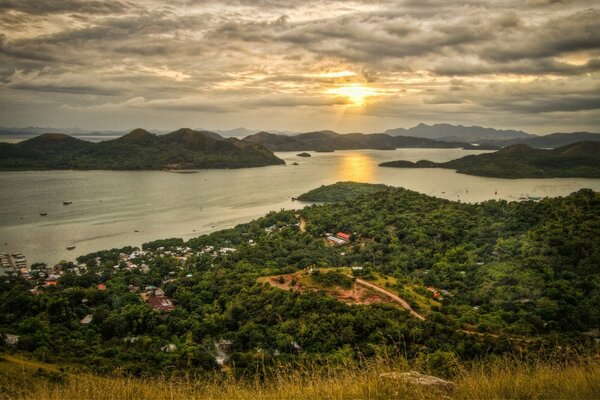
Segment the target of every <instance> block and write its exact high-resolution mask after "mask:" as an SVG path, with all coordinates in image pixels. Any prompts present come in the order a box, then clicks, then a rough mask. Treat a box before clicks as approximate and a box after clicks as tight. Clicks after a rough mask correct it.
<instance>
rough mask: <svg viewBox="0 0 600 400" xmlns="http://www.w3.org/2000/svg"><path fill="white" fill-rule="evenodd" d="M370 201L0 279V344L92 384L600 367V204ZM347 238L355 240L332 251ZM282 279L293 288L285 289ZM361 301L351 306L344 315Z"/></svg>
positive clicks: (400, 195)
mask: <svg viewBox="0 0 600 400" xmlns="http://www.w3.org/2000/svg"><path fill="white" fill-rule="evenodd" d="M342 186H343V185H342ZM342 186H341V185H340V184H338V185H337V186H336V187H337V188H339V187H342ZM360 187H365V186H360ZM374 188H375V190H374V191H373V192H365V193H363V194H359V195H357V196H354V197H352V198H350V199H349V200H347V201H342V202H332V203H326V204H322V205H311V206H308V207H305V208H303V209H301V210H288V211H285V210H283V211H280V212H272V213H269V214H267V215H266V216H264V217H262V218H259V219H257V220H255V221H252V222H249V223H246V224H242V225H239V226H237V227H235V228H233V229H227V230H223V231H219V232H214V233H211V234H208V235H202V236H199V237H197V238H193V239H190V240H189V241H187V242H184V241H183V240H181V239H166V240H159V241H156V242H152V243H146V244H144V245H143V246H142V249H141V251H136V250H135V249H134V248H132V247H124V248H121V249H112V250H106V251H99V252H96V253H92V254H88V255H85V256H81V257H79V258H78V260H77V261H78V264H74V263H67V262H64V263H62V264H60V265H58V266H48V267H46V266H43V265H39V264H37V265H36V266H35V268H34V270H32V271H31V273H30V274H28V276H27V277H26V278H25V277H23V278H21V277H5V278H3V279H2V280H0V334H2V335H12V336H10V337H11V338H12V339H11V340H12V344H8V343H7V344H4V343H2V341H0V351H2V350H5V351H8V352H23V353H25V354H28V355H31V356H33V357H35V358H37V359H39V360H46V361H51V362H52V361H58V362H60V363H63V364H67V365H74V366H77V367H79V368H81V369H85V370H88V371H90V372H94V373H99V374H109V373H118V374H128V375H133V376H149V375H159V376H160V375H163V376H164V375H165V374H166V375H170V374H173V375H175V374H179V373H181V374H191V375H189V376H193V374H195V375H198V376H206V375H207V374H210V373H215V374H216V375H219V374H231V375H234V376H235V377H237V378H243V377H250V378H252V377H258V376H261V377H264V376H265V375H263V374H264V373H267V372H269V371H294V370H297V369H300V368H302V366H322V367H324V368H329V369H330V370H339V368H346V367H347V366H351V365H357V364H360V362H362V361H365V362H376V361H378V360H382V359H385V357H387V356H390V357H391V356H394V357H395V359H396V358H405V359H406V362H407V363H410V365H414V366H415V368H417V367H418V368H419V369H420V370H422V371H423V372H427V373H431V374H434V375H437V376H442V377H444V376H446V377H456V376H459V375H460V372H461V371H462V367H461V364H459V360H460V363H462V364H463V365H465V367H466V366H468V365H469V364H470V363H473V362H477V361H481V362H484V363H485V362H490V363H491V362H492V360H498V359H502V358H504V357H507V358H514V359H515V360H527V362H528V363H535V362H537V361H542V360H552V362H556V363H560V362H568V361H571V360H573V357H575V356H577V355H586V354H591V355H597V354H598V344H597V343H596V341H595V338H597V337H598V331H597V330H598V328H599V327H600V308H599V307H598V304H600V281H599V279H598V277H599V274H600V273H599V271H598V254H600V242H599V241H598V240H594V238H597V237H598V236H599V235H600V222H599V221H600V219H599V216H600V194H598V193H596V192H593V191H591V190H588V189H582V190H580V191H578V192H576V193H573V194H571V195H569V196H566V197H562V198H552V199H542V200H540V201H539V202H532V201H525V202H511V203H508V202H505V201H488V202H484V203H480V204H461V203H457V202H451V201H448V200H443V199H438V198H434V197H430V196H426V195H423V194H419V193H416V192H412V191H409V190H405V189H401V188H393V187H383V188H380V187H377V186H375V187H374ZM340 231H341V232H351V233H352V240H351V241H348V242H346V243H344V244H343V245H336V244H335V243H331V242H330V241H328V240H327V239H326V237H325V233H326V232H333V233H335V232H340ZM138 250H139V249H138ZM325 269H327V270H328V271H334V270H338V271H347V272H348V273H349V274H350V273H351V274H352V275H353V277H354V278H356V282H357V283H358V281H359V279H360V280H362V281H364V282H366V283H369V282H370V283H372V284H374V285H376V286H379V287H380V288H382V289H385V290H386V291H388V292H391V293H395V294H397V295H398V296H399V297H401V298H402V299H404V301H406V302H407V304H409V305H410V307H412V308H413V309H414V310H416V311H417V312H419V313H423V315H424V316H425V317H424V319H421V318H415V317H414V315H411V314H409V311H407V308H406V307H399V306H397V305H394V304H389V302H388V301H383V302H377V301H375V300H374V299H369V293H364V291H363V294H364V295H361V294H360V293H355V292H353V291H354V289H355V288H356V286H354V287H352V286H350V287H348V285H346V284H345V282H348V280H347V279H346V278H345V277H344V276H341V275H340V274H329V273H328V274H326V275H323V274H321V275H320V276H319V277H315V271H317V270H320V271H323V270H325ZM58 271H60V272H58ZM311 271H312V272H311ZM350 271H351V272H350ZM59 273H60V277H58V278H56V279H54V278H53V279H49V278H48V275H49V274H59ZM294 275H304V276H308V275H310V277H311V278H310V281H312V282H316V283H318V285H319V286H320V287H330V288H332V287H333V286H340V287H341V288H342V289H344V290H348V291H349V292H344V291H342V290H341V289H340V291H339V296H338V297H332V296H331V293H329V294H328V293H323V291H322V290H316V291H313V290H304V291H303V290H292V291H290V290H289V289H290V287H291V286H293V287H294V288H296V287H298V286H299V285H305V286H306V287H308V286H307V281H303V280H302V279H299V280H297V281H296V282H295V284H292V282H291V278H292V276H294ZM283 276H287V277H290V279H289V284H288V280H286V278H284V279H283V283H286V284H287V286H285V285H284V287H274V285H275V286H277V285H281V284H282V282H281V281H279V280H276V281H272V279H273V278H275V277H283ZM261 278H262V279H261ZM264 278H267V279H271V282H270V283H265V282H264V280H265V279H264ZM340 278H341V280H340ZM317 281H318V282H317ZM50 282H52V283H50ZM308 283H310V282H308ZM361 286H362V288H363V289H365V290H366V288H367V287H368V285H366V284H365V283H362V284H361ZM282 288H283V289H284V290H282ZM159 289H160V291H159ZM298 289H300V288H299V287H298ZM336 291H338V290H337V289H336ZM380 293H381V292H380ZM375 294H376V293H375ZM351 297H352V298H355V299H356V298H357V299H358V301H349V302H348V303H346V302H345V301H344V299H347V300H349V299H350V298H351ZM152 298H154V299H155V300H154V301H151V299H152ZM388 298H391V297H390V296H388ZM165 304H166V306H167V308H166V309H165V308H164V307H165V306H164V305H165ZM397 304H399V303H397ZM15 337H18V342H15V340H14V338H15ZM530 365H534V364H530ZM184 376H185V375H184ZM1 386H2V385H1V382H0V387H1Z"/></svg>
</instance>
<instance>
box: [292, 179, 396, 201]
mask: <svg viewBox="0 0 600 400" xmlns="http://www.w3.org/2000/svg"><path fill="white" fill-rule="evenodd" d="M386 188H388V186H386V185H373V184H369V183H358V182H338V183H335V184H333V185H327V186H321V187H319V188H317V189H313V190H311V191H309V192H306V193H304V194H302V195H300V196H299V197H298V200H300V201H310V202H317V203H325V202H340V201H348V200H352V199H355V198H357V197H358V196H361V195H369V194H374V193H376V192H379V191H381V190H385V189H386Z"/></svg>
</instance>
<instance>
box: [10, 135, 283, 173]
mask: <svg viewBox="0 0 600 400" xmlns="http://www.w3.org/2000/svg"><path fill="white" fill-rule="evenodd" d="M277 164H284V161H283V160H280V159H279V158H277V157H276V156H275V155H273V153H271V152H270V151H269V150H267V149H265V148H264V147H263V146H261V145H258V144H249V143H247V142H243V141H240V140H237V139H224V138H222V137H220V136H219V135H217V134H215V133H212V132H197V131H193V130H191V129H180V130H178V131H175V132H172V133H169V134H166V135H159V136H157V135H153V134H151V133H149V132H146V131H145V130H143V129H136V130H134V131H132V132H131V133H129V134H127V135H125V136H123V137H120V138H118V139H114V140H107V141H104V142H99V143H92V142H87V141H84V140H79V139H75V138H73V137H71V136H68V135H64V134H44V135H41V136H38V137H36V138H33V139H29V140H25V141H23V142H20V143H16V144H9V143H0V170H24V169H42V170H44V169H85V170H88V169H114V170H144V169H165V168H166V169H198V168H244V167H262V166H266V165H277Z"/></svg>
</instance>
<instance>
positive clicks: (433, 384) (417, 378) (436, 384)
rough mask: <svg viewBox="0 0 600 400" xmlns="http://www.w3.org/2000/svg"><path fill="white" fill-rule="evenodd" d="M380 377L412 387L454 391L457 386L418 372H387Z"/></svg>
mask: <svg viewBox="0 0 600 400" xmlns="http://www.w3.org/2000/svg"><path fill="white" fill-rule="evenodd" d="M379 377H380V378H384V379H390V380H397V381H402V382H406V383H408V384H410V385H418V386H422V387H427V388H437V389H446V390H452V389H454V387H455V386H456V385H455V384H454V382H450V381H447V380H444V379H441V378H438V377H437V376H433V375H425V374H421V373H419V372H416V371H410V372H386V373H383V374H380V375H379Z"/></svg>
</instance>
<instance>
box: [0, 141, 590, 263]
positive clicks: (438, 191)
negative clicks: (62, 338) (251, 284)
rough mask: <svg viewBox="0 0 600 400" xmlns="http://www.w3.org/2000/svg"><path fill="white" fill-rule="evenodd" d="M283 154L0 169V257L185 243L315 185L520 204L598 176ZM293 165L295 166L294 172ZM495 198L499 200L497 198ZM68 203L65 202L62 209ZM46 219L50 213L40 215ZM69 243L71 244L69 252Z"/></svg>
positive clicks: (288, 204) (433, 155)
mask: <svg viewBox="0 0 600 400" xmlns="http://www.w3.org/2000/svg"><path fill="white" fill-rule="evenodd" d="M296 153H297V152H280V153H277V155H278V156H279V157H280V158H282V159H284V160H285V161H287V163H288V165H287V166H272V167H264V168H249V169H238V170H201V171H198V172H197V173H192V174H180V173H171V172H161V171H144V172H129V171H127V172H116V171H43V172H39V171H28V172H0V188H1V189H0V252H9V253H12V252H17V251H18V252H22V253H23V254H24V255H25V256H26V257H27V258H28V260H29V262H37V261H40V262H47V263H55V262H58V261H59V260H61V259H68V260H73V259H75V257H77V256H78V255H81V254H86V253H89V252H92V251H97V250H102V249H109V248H113V247H123V246H126V245H135V246H139V245H141V244H142V243H144V242H147V241H150V240H154V239H160V238H168V237H182V238H185V239H188V238H191V237H194V236H198V235H200V234H202V233H207V232H212V231H215V230H219V229H223V228H228V227H232V226H234V225H236V224H238V223H241V222H247V221H250V220H252V219H254V218H257V217H259V216H262V215H264V214H266V213H267V212H269V211H271V210H280V209H282V208H285V209H290V208H299V207H302V206H303V204H302V203H299V202H292V201H291V198H292V197H294V196H298V195H300V194H302V193H304V192H306V191H308V190H310V189H313V188H316V187H318V186H320V185H326V184H331V183H335V182H338V181H358V182H371V183H384V184H388V185H393V186H402V187H405V188H408V189H412V190H416V191H418V192H421V193H425V194H428V195H432V196H437V197H443V198H447V199H451V200H460V201H463V202H464V201H467V202H479V201H483V200H487V199H494V198H496V199H507V200H517V199H518V198H519V197H521V196H529V195H531V196H542V197H543V196H563V195H568V194H569V193H571V192H573V191H576V190H578V189H580V188H583V187H587V188H592V189H594V190H597V191H598V190H600V179H517V180H512V179H494V178H481V177H475V176H468V175H462V174H457V173H455V172H454V171H452V170H444V169H395V168H381V167H378V166H377V164H379V163H380V162H383V161H390V160H397V159H404V160H410V161H418V160H421V159H427V160H432V161H447V160H451V159H455V158H458V157H462V156H464V155H467V154H476V153H481V151H479V152H478V151H472V150H470V151H469V150H460V149H398V150H394V151H376V150H355V151H350V150H348V151H336V152H335V153H312V155H313V157H311V158H301V157H297V156H296ZM294 162H297V163H298V164H299V165H292V163H294ZM496 193H497V194H496ZM65 200H70V201H72V202H73V203H72V204H71V205H68V206H65V205H63V201H65ZM42 212H46V213H47V214H48V215H47V216H40V213H42ZM68 246H76V248H75V249H74V250H71V251H69V250H67V249H66V248H67V247H68Z"/></svg>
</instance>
